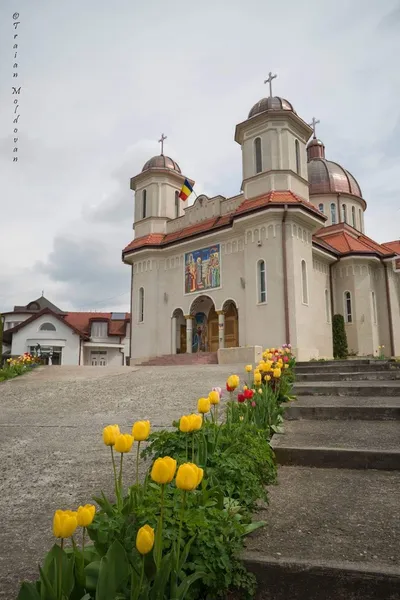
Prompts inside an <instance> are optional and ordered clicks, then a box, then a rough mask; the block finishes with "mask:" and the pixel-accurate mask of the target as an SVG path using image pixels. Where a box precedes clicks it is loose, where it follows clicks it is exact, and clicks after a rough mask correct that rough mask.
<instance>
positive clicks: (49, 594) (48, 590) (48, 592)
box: [39, 566, 57, 600]
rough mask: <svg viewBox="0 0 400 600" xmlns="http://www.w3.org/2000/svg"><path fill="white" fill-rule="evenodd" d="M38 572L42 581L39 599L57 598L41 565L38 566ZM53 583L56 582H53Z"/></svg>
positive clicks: (52, 599)
mask: <svg viewBox="0 0 400 600" xmlns="http://www.w3.org/2000/svg"><path fill="white" fill-rule="evenodd" d="M39 573H40V581H41V583H42V585H41V587H40V595H41V600H57V595H56V593H55V591H54V589H53V586H52V585H51V583H50V580H49V578H48V577H47V575H46V573H45V572H44V571H43V569H42V567H41V566H39ZM55 583H56V582H54V584H55Z"/></svg>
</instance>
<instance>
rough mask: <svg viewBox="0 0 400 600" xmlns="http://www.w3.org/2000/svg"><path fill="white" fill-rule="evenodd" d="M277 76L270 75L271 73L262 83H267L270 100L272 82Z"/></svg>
mask: <svg viewBox="0 0 400 600" xmlns="http://www.w3.org/2000/svg"><path fill="white" fill-rule="evenodd" d="M276 77H278V75H276V74H275V75H272V73H271V71H270V72H269V73H268V79H266V80H265V81H264V83H269V97H270V98H272V80H273V79H276Z"/></svg>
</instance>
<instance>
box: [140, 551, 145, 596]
mask: <svg viewBox="0 0 400 600" xmlns="http://www.w3.org/2000/svg"><path fill="white" fill-rule="evenodd" d="M143 578H144V554H143V556H142V572H141V574H140V583H139V594H140V592H141V591H142V585H143Z"/></svg>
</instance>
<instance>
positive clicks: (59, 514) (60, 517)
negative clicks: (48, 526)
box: [53, 510, 78, 538]
mask: <svg viewBox="0 0 400 600" xmlns="http://www.w3.org/2000/svg"><path fill="white" fill-rule="evenodd" d="M77 527H78V519H77V513H76V512H73V511H72V510H56V512H55V513H54V518H53V534H54V536H55V537H57V538H69V537H71V535H73V534H74V533H75V530H76V528H77Z"/></svg>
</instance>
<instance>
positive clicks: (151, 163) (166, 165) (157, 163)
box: [142, 154, 182, 173]
mask: <svg viewBox="0 0 400 600" xmlns="http://www.w3.org/2000/svg"><path fill="white" fill-rule="evenodd" d="M149 169H169V170H170V171H177V172H178V173H182V171H181V169H180V166H179V165H178V163H176V162H175V161H174V160H172V158H170V157H169V156H164V154H159V155H158V156H153V158H150V160H148V161H147V163H146V164H145V165H144V167H143V169H142V173H143V171H148V170H149Z"/></svg>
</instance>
